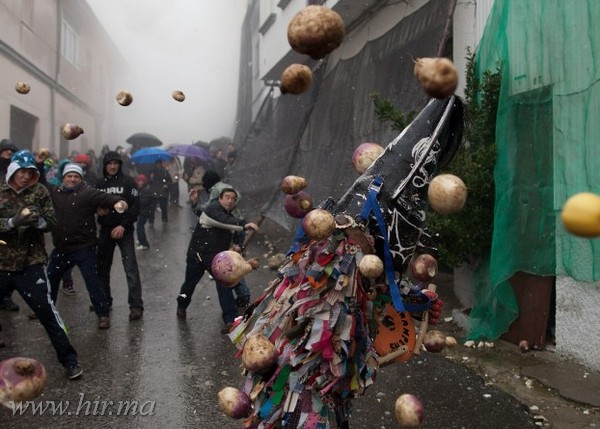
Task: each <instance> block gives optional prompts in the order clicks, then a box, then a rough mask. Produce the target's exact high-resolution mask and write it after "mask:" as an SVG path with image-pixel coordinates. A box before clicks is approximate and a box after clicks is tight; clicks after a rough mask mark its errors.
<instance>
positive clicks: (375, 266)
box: [358, 255, 383, 279]
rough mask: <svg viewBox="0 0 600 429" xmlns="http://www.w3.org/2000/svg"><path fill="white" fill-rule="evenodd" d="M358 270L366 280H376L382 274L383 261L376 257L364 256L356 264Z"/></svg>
mask: <svg viewBox="0 0 600 429" xmlns="http://www.w3.org/2000/svg"><path fill="white" fill-rule="evenodd" d="M358 270H359V271H360V273H361V274H362V275H363V276H364V277H366V278H368V279H376V278H377V277H379V276H380V275H381V274H382V273H383V261H382V260H381V258H380V257H379V256H377V255H365V256H363V257H362V259H361V260H360V262H359V263H358Z"/></svg>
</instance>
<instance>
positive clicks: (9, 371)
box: [0, 357, 46, 407]
mask: <svg viewBox="0 0 600 429" xmlns="http://www.w3.org/2000/svg"><path fill="white" fill-rule="evenodd" d="M45 386H46V368H44V365H42V364H41V363H40V362H38V361H37V360H35V359H31V358H24V357H15V358H11V359H7V360H4V361H2V362H0V403H2V405H4V406H6V407H12V405H13V404H14V403H15V402H21V401H30V400H32V399H34V398H36V397H38V396H39V394H40V393H42V390H44V387H45Z"/></svg>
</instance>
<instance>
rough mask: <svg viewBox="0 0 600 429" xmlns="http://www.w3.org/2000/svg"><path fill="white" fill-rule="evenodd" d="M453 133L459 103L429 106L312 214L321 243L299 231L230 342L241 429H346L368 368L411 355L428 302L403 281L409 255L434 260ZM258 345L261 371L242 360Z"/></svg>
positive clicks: (456, 136) (460, 119)
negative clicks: (327, 222) (434, 196)
mask: <svg viewBox="0 0 600 429" xmlns="http://www.w3.org/2000/svg"><path fill="white" fill-rule="evenodd" d="M463 125H464V106H463V104H462V102H461V100H460V99H459V98H457V97H456V96H451V97H449V98H446V99H441V100H440V99H433V100H431V101H430V102H429V104H428V105H427V106H426V107H425V108H424V109H423V110H422V112H421V113H420V114H419V115H418V116H417V117H416V118H415V119H414V120H413V121H412V122H411V124H410V125H409V126H408V127H407V128H405V129H404V130H403V131H402V133H401V134H400V135H399V136H398V137H397V138H396V139H394V140H393V141H392V142H391V143H390V144H389V145H388V146H387V148H386V149H385V150H384V151H383V153H382V154H381V155H380V156H379V157H378V158H377V159H375V161H374V162H373V163H372V164H371V166H370V167H369V168H368V169H367V170H366V171H365V172H364V173H363V174H362V175H361V176H360V177H359V178H358V179H357V180H356V181H355V182H354V184H353V185H352V186H351V187H350V189H349V190H348V191H347V192H346V193H345V194H344V196H342V198H340V199H339V200H338V201H337V202H335V201H334V200H333V199H331V198H330V199H328V200H327V201H325V202H323V203H321V205H320V206H319V209H321V210H325V211H326V212H327V213H328V215H329V216H331V218H332V219H333V225H334V226H333V227H332V231H331V234H329V235H328V236H327V237H326V238H323V237H319V236H317V237H315V235H314V234H311V233H310V232H309V229H310V228H309V227H310V225H307V222H303V227H304V228H300V229H299V231H298V233H297V235H296V237H295V239H294V243H293V245H292V248H291V249H290V251H289V253H288V258H287V260H286V262H284V264H283V265H282V266H281V267H280V269H279V270H278V277H277V278H276V279H275V280H273V281H272V282H271V283H270V284H269V286H268V287H267V288H266V289H265V292H264V294H263V295H262V296H261V297H259V298H258V299H257V300H256V301H255V302H254V303H253V306H252V307H251V308H250V309H249V310H248V311H247V312H246V314H245V315H244V317H243V318H240V319H238V320H237V321H236V323H237V324H236V325H234V328H233V329H232V331H231V333H230V334H229V336H230V338H231V339H232V341H233V342H234V344H236V346H237V347H238V349H239V350H240V352H239V353H240V354H242V361H243V364H244V367H245V370H244V373H245V374H246V377H247V378H246V383H245V386H244V388H243V391H244V392H245V393H246V394H247V395H248V396H249V397H250V400H251V401H252V409H251V410H250V411H249V413H248V415H247V418H246V420H245V421H244V427H246V428H252V429H270V428H281V427H285V428H290V429H297V428H298V429H299V428H302V429H323V428H329V427H330V422H331V421H333V420H334V419H335V421H336V423H337V427H338V428H348V427H349V425H348V417H349V414H350V403H351V400H352V399H353V398H355V397H358V396H360V395H361V394H363V393H364V390H365V389H366V388H367V387H368V386H369V385H371V384H372V383H373V382H374V380H375V374H376V371H377V369H378V368H379V366H381V365H383V364H384V363H388V362H390V361H405V360H407V359H408V358H410V356H411V355H412V354H413V352H414V351H415V342H416V341H415V328H414V324H413V319H414V318H417V316H422V315H424V314H426V313H427V311H428V310H430V309H431V307H432V305H434V302H435V300H436V298H437V296H436V295H435V294H434V293H426V292H427V291H426V290H422V288H426V286H427V285H423V284H419V283H417V282H413V281H411V280H410V279H409V276H408V275H406V274H405V273H406V271H407V267H408V266H409V264H410V263H411V260H412V258H413V257H414V256H415V255H418V254H421V253H430V254H434V255H435V248H434V247H433V245H432V244H431V242H430V237H429V235H428V233H427V230H426V224H425V217H426V216H425V214H426V209H427V189H428V185H429V183H430V181H431V179H432V178H433V176H434V175H435V174H436V173H437V172H438V171H439V170H440V169H441V168H442V167H443V166H444V165H446V164H447V163H448V162H449V161H450V160H451V159H452V157H453V156H454V154H455V153H456V151H457V149H458V147H459V144H460V141H461V138H462V132H463ZM319 209H314V210H313V211H316V210H319ZM310 213H312V212H309V214H310ZM307 216H308V215H307ZM305 220H306V217H305ZM311 235H312V238H313V239H311ZM315 238H316V239H315ZM371 255H375V256H376V257H377V258H378V259H379V260H380V262H381V264H380V265H381V269H380V270H375V272H374V273H373V270H370V271H369V270H368V269H363V267H362V264H361V261H363V259H364V258H365V257H367V256H369V257H371ZM438 304H440V303H438ZM434 306H435V305H434ZM437 307H438V308H437V309H438V310H439V305H438V306H437ZM438 316H439V311H438ZM391 330H393V331H395V332H394V333H393V334H394V335H395V336H394V341H393V342H391V343H390V341H389V338H390V337H389V335H388V334H390V331H391ZM257 337H259V338H262V339H263V340H264V339H265V338H266V339H268V341H269V342H270V343H271V345H273V346H274V350H275V352H274V353H272V356H273V358H272V359H264V360H263V361H261V360H260V359H259V360H258V361H257V360H253V357H252V353H253V351H252V350H249V348H251V347H255V350H254V352H257V351H258V352H259V353H257V354H258V355H261V353H262V352H261V350H257V349H256V347H257V346H256V343H255V342H253V339H255V338H257ZM250 344H252V345H250ZM258 347H260V346H258ZM270 353H271V352H268V353H266V355H265V354H263V355H262V356H263V357H264V356H268V355H269V354H270ZM255 354H256V353H255Z"/></svg>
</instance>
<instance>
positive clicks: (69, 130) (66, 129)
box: [60, 124, 83, 140]
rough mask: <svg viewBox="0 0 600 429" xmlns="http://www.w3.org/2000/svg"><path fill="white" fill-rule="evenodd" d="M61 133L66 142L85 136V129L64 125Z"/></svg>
mask: <svg viewBox="0 0 600 429" xmlns="http://www.w3.org/2000/svg"><path fill="white" fill-rule="evenodd" d="M60 132H61V133H62V135H63V137H64V138H65V140H73V139H76V138H77V137H79V136H80V135H82V134H83V128H81V127H80V126H78V125H75V124H64V125H63V126H62V128H61V129H60Z"/></svg>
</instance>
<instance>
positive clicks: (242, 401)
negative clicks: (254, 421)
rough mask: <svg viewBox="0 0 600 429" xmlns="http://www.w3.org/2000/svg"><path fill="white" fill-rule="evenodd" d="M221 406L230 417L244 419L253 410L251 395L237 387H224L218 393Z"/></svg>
mask: <svg viewBox="0 0 600 429" xmlns="http://www.w3.org/2000/svg"><path fill="white" fill-rule="evenodd" d="M218 398H219V406H220V407H221V410H222V411H223V412H224V413H225V414H226V415H227V416H229V417H231V418H234V419H243V418H246V417H248V416H249V415H250V413H251V412H252V401H251V400H250V397H249V396H248V395H247V394H246V393H245V392H242V391H241V390H239V389H236V388H235V387H224V388H223V389H221V390H220V391H219V393H218Z"/></svg>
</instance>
